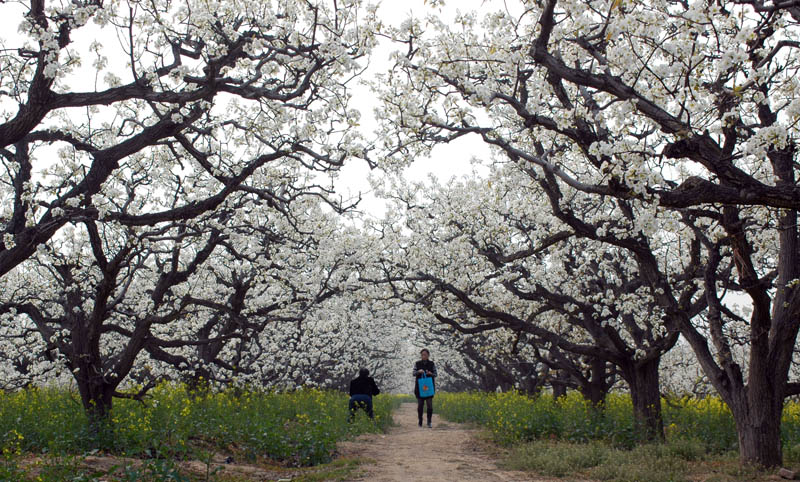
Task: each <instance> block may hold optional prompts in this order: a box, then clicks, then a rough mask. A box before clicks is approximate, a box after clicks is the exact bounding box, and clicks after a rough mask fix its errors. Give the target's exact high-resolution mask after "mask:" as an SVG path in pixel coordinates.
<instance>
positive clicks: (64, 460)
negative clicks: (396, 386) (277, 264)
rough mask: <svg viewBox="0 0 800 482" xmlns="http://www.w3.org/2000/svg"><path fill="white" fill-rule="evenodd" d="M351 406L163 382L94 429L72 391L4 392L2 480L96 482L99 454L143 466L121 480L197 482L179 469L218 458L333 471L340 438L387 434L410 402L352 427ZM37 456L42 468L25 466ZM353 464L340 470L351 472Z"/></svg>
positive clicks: (327, 395) (319, 398)
mask: <svg viewBox="0 0 800 482" xmlns="http://www.w3.org/2000/svg"><path fill="white" fill-rule="evenodd" d="M347 400H348V397H347V396H346V395H345V394H343V393H340V392H334V391H322V390H312V389H308V390H298V391H295V392H289V393H275V392H260V391H250V392H243V391H241V390H224V391H213V392H189V391H187V390H186V389H185V387H183V386H181V385H163V386H160V387H157V388H156V389H154V390H153V391H152V392H151V397H150V398H148V399H147V401H146V403H145V404H142V403H140V402H136V401H132V400H118V401H116V402H115V405H114V408H113V410H112V413H111V417H110V419H109V422H108V423H107V424H106V425H104V426H103V427H101V429H100V430H99V431H96V432H92V431H90V430H89V429H88V423H87V420H86V417H85V414H84V412H83V409H82V407H81V405H80V403H79V401H78V398H77V395H76V394H75V393H73V392H70V391H68V390H61V389H53V388H49V389H31V390H25V391H20V392H16V393H6V394H0V443H2V447H3V454H2V460H0V480H22V479H24V478H25V477H28V478H30V477H31V474H36V476H38V477H40V478H41V480H42V481H49V480H53V481H56V480H59V481H60V480H94V479H96V478H98V477H102V476H103V475H106V474H103V473H99V472H98V473H92V472H91V471H90V470H88V469H87V468H86V467H85V466H83V465H82V464H81V461H82V459H83V456H86V455H93V454H96V455H113V456H116V457H133V458H137V459H142V460H143V461H144V463H142V464H128V465H127V466H126V465H125V464H121V465H120V467H117V468H115V469H114V470H115V471H114V473H115V474H116V477H122V478H121V479H120V480H194V479H187V478H184V479H181V478H180V477H182V476H181V475H180V471H179V470H178V469H177V465H176V464H177V463H178V462H179V461H181V460H206V459H210V458H211V457H212V456H214V455H219V454H224V455H230V456H232V457H234V459H235V460H236V461H237V463H247V464H256V465H259V464H262V465H263V464H272V465H275V464H279V465H280V466H281V467H285V468H289V467H306V466H314V465H319V464H327V463H329V462H331V461H332V459H333V454H334V453H335V450H336V443H337V442H338V441H340V440H342V439H346V438H351V437H354V436H356V435H359V434H361V433H366V432H381V431H385V430H386V429H387V428H388V427H389V426H390V425H391V412H392V410H393V409H394V408H395V407H396V406H397V405H398V404H399V403H401V401H400V400H396V399H395V398H394V397H391V396H384V395H381V396H378V397H376V398H375V400H374V404H375V405H374V408H375V414H376V417H375V420H374V421H373V420H370V419H369V418H367V417H366V415H365V414H363V412H359V413H358V415H357V417H356V419H355V421H354V422H353V423H348V422H347V418H348V411H347ZM33 456H37V457H38V458H39V460H38V461H37V463H35V464H30V463H22V462H21V460H22V459H24V458H26V457H27V458H30V457H33ZM348 467H349V466H348ZM348 467H345V468H342V467H335V470H334V472H335V471H340V472H342V473H347V472H348V471H352V469H351V468H348ZM125 474H127V475H125ZM332 477H334V480H335V477H336V475H335V474H334V475H332ZM115 480H116V479H115ZM203 480H205V479H203ZM214 480H217V479H214ZM220 480H222V479H220ZM310 480H313V479H310Z"/></svg>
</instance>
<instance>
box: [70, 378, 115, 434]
mask: <svg viewBox="0 0 800 482" xmlns="http://www.w3.org/2000/svg"><path fill="white" fill-rule="evenodd" d="M76 378H77V382H78V391H79V392H80V394H81V402H83V409H84V411H85V412H86V418H87V419H88V422H89V431H90V433H91V434H93V435H99V434H100V433H101V432H102V430H103V429H104V428H106V427H107V426H108V423H109V420H110V419H109V417H110V415H111V408H112V404H113V400H114V389H115V387H114V386H112V385H110V384H108V383H104V382H103V381H102V378H101V377H94V378H92V377H82V376H78V377H76Z"/></svg>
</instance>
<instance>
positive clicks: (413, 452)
mask: <svg viewBox="0 0 800 482" xmlns="http://www.w3.org/2000/svg"><path fill="white" fill-rule="evenodd" d="M434 409H435V402H434ZM394 422H395V426H394V427H393V428H392V429H391V430H390V431H389V433H387V434H369V435H362V436H361V437H359V438H358V439H356V440H355V441H352V442H342V443H340V444H339V451H340V453H341V455H342V456H346V457H358V458H362V459H366V460H368V461H369V462H368V463H365V464H364V465H362V468H363V471H364V473H363V474H362V475H361V476H360V477H359V478H357V479H354V480H369V481H378V482H386V481H419V482H424V481H526V480H527V481H530V480H532V481H555V480H559V479H548V478H541V477H536V476H534V475H531V474H526V473H524V472H510V471H506V470H501V469H500V468H498V467H497V464H496V463H495V461H494V460H493V458H492V457H491V456H490V455H489V454H488V453H487V451H486V449H485V444H482V443H480V441H479V439H478V434H479V431H478V430H476V429H471V428H469V427H467V426H465V425H462V424H457V423H450V422H445V421H443V420H441V419H440V418H439V416H438V415H436V414H435V413H434V415H433V428H427V427H425V426H424V425H423V427H419V426H418V425H417V407H416V404H414V403H404V404H403V405H401V406H400V408H399V409H398V410H396V411H395V412H394Z"/></svg>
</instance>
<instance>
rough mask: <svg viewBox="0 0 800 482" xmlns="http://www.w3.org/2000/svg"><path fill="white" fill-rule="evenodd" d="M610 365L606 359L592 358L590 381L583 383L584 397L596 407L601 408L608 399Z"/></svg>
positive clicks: (582, 392) (582, 391)
mask: <svg viewBox="0 0 800 482" xmlns="http://www.w3.org/2000/svg"><path fill="white" fill-rule="evenodd" d="M607 368H608V366H607V363H606V362H605V360H601V359H599V358H592V363H591V373H590V374H589V380H588V383H584V384H582V385H581V394H582V395H583V398H584V399H586V400H587V401H588V402H589V403H591V404H592V406H593V407H595V408H600V407H602V406H603V403H604V402H605V401H606V395H608V389H609V386H608V383H607V382H606V375H607V372H608V370H607Z"/></svg>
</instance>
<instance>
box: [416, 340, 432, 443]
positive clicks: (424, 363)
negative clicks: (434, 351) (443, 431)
mask: <svg viewBox="0 0 800 482" xmlns="http://www.w3.org/2000/svg"><path fill="white" fill-rule="evenodd" d="M419 354H420V357H421V358H422V359H421V360H417V362H416V363H414V395H415V396H416V397H417V415H418V418H419V426H420V427H422V409H423V405H427V406H428V428H431V417H433V396H430V397H424V398H422V397H420V396H419V383H417V380H418V379H420V378H422V377H423V376H425V375H427V376H429V377H431V378H432V379H433V380H434V382H433V386H434V388H435V387H436V365H434V363H433V361H431V360H429V359H428V358H430V356H431V352H430V351H428V349H427V348H423V349H422V351H421V352H419Z"/></svg>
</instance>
